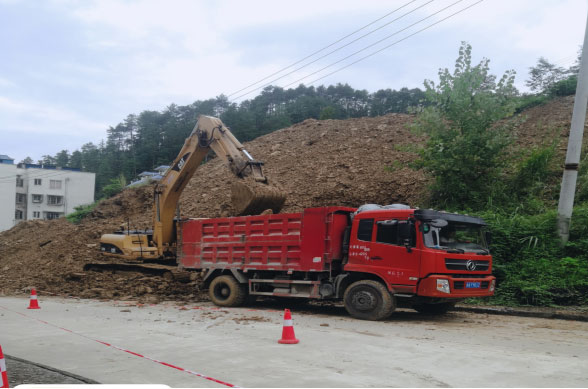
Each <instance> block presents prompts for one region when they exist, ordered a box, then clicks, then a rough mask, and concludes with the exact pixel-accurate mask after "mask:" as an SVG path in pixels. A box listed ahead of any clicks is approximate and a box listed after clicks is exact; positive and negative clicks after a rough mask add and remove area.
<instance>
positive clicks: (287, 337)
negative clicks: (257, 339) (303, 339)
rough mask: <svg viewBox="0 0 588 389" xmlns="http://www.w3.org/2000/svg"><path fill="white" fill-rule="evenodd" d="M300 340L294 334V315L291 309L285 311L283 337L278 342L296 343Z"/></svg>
mask: <svg viewBox="0 0 588 389" xmlns="http://www.w3.org/2000/svg"><path fill="white" fill-rule="evenodd" d="M298 342H300V341H299V340H298V339H296V335H294V325H293V324H292V315H291V314H290V310H289V309H286V310H285V311H284V328H283V329H282V339H280V340H278V343H282V344H296V343H298Z"/></svg>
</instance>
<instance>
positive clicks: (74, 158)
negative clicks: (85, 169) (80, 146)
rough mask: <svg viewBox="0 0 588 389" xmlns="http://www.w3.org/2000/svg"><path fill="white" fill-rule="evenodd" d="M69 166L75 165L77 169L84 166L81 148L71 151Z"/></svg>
mask: <svg viewBox="0 0 588 389" xmlns="http://www.w3.org/2000/svg"><path fill="white" fill-rule="evenodd" d="M69 167H73V168H76V169H81V168H82V152H81V151H79V150H76V151H74V152H73V153H71V157H70V159H69Z"/></svg>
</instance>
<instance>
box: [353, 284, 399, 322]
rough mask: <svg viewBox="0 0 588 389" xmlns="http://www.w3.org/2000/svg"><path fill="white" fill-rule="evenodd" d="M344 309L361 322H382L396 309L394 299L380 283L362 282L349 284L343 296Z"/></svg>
mask: <svg viewBox="0 0 588 389" xmlns="http://www.w3.org/2000/svg"><path fill="white" fill-rule="evenodd" d="M343 302H344V303H345V309H346V310H347V312H349V314H350V315H351V316H353V317H356V318H358V319H363V320H382V319H385V318H387V317H388V316H390V315H391V314H392V312H394V310H395V309H396V299H395V298H394V296H392V295H391V294H390V292H388V290H387V289H386V287H385V286H384V285H382V284H381V283H379V282H377V281H373V280H362V281H357V282H354V283H353V284H351V285H350V286H349V287H348V288H347V289H346V290H345V294H344V296H343Z"/></svg>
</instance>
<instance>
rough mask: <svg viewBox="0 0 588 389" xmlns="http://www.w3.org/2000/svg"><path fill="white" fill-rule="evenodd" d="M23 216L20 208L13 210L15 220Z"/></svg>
mask: <svg viewBox="0 0 588 389" xmlns="http://www.w3.org/2000/svg"><path fill="white" fill-rule="evenodd" d="M23 217H24V213H23V211H21V210H20V209H17V210H16V211H14V218H15V219H16V220H22V219H23Z"/></svg>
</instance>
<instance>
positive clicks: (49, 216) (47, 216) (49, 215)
mask: <svg viewBox="0 0 588 389" xmlns="http://www.w3.org/2000/svg"><path fill="white" fill-rule="evenodd" d="M60 217H61V213H59V212H45V219H47V220H53V219H57V218H60Z"/></svg>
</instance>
